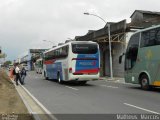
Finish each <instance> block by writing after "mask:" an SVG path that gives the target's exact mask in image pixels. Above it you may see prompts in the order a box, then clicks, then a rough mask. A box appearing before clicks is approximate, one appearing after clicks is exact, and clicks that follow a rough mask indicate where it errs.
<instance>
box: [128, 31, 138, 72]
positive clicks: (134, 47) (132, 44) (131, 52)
mask: <svg viewBox="0 0 160 120" xmlns="http://www.w3.org/2000/svg"><path fill="white" fill-rule="evenodd" d="M139 38H140V34H139V33H138V34H134V35H133V36H132V37H131V38H130V41H129V44H128V48H127V51H126V61H125V70H127V69H132V68H133V66H134V65H135V62H136V60H137V55H138V47H139Z"/></svg>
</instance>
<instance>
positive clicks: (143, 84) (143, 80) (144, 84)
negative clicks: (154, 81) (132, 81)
mask: <svg viewBox="0 0 160 120" xmlns="http://www.w3.org/2000/svg"><path fill="white" fill-rule="evenodd" d="M147 84H148V81H147V79H142V86H144V87H146V86H147Z"/></svg>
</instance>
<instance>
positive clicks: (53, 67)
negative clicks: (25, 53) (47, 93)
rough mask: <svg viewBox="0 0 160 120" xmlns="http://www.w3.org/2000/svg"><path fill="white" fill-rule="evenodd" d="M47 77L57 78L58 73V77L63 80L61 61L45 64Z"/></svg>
mask: <svg viewBox="0 0 160 120" xmlns="http://www.w3.org/2000/svg"><path fill="white" fill-rule="evenodd" d="M46 72H47V77H48V78H49V79H57V73H58V72H59V73H60V78H61V80H63V71H62V63H61V62H57V63H56V62H55V63H54V64H46Z"/></svg>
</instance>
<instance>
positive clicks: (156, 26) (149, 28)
mask: <svg viewBox="0 0 160 120" xmlns="http://www.w3.org/2000/svg"><path fill="white" fill-rule="evenodd" d="M158 27H160V25H154V26H152V27H148V28H145V29H141V30H138V31H136V32H135V33H134V34H136V33H140V32H143V31H147V30H151V29H154V28H158ZM134 34H133V35H134ZM133 35H132V36H133Z"/></svg>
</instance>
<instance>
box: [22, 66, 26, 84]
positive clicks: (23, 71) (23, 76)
mask: <svg viewBox="0 0 160 120" xmlns="http://www.w3.org/2000/svg"><path fill="white" fill-rule="evenodd" d="M26 75H27V72H26V69H25V67H22V70H21V81H22V83H23V84H24V79H25V77H26Z"/></svg>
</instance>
